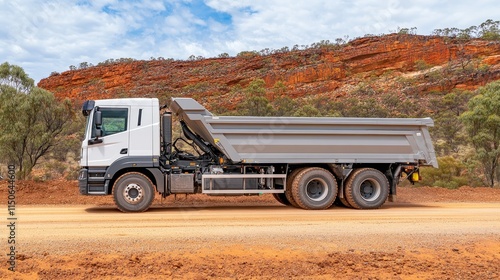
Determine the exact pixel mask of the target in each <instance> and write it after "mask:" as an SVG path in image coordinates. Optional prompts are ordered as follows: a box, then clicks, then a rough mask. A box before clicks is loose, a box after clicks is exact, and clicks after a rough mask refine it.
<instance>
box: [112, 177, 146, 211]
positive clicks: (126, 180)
mask: <svg viewBox="0 0 500 280" xmlns="http://www.w3.org/2000/svg"><path fill="white" fill-rule="evenodd" d="M154 194H155V192H154V187H153V183H152V182H151V180H149V178H148V177H146V176H145V175H144V174H142V173H138V172H130V173H125V174H123V175H122V176H120V177H119V178H118V180H116V182H115V186H114V187H113V199H114V200H115V204H116V206H117V207H118V209H120V211H122V212H143V211H146V210H147V209H148V208H149V206H151V203H153V199H154Z"/></svg>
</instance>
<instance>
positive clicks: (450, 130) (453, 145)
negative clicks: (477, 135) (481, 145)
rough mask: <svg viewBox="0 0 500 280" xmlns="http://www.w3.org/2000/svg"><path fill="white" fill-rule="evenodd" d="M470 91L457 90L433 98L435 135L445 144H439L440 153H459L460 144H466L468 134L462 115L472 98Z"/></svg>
mask: <svg viewBox="0 0 500 280" xmlns="http://www.w3.org/2000/svg"><path fill="white" fill-rule="evenodd" d="M471 97H472V93H471V92H469V91H460V90H455V91H453V92H451V93H448V94H446V95H444V96H438V97H437V98H436V99H433V100H431V108H432V110H433V111H434V112H435V113H434V117H433V119H434V121H435V127H434V128H433V136H434V137H435V139H442V140H443V141H442V143H443V145H442V146H441V147H439V146H438V148H439V149H438V151H439V152H440V155H442V156H443V155H448V154H450V153H458V152H459V150H460V146H463V145H465V144H466V135H465V132H464V126H463V123H462V120H461V119H460V115H461V114H462V113H464V112H465V111H466V110H467V102H468V101H469V100H470V99H471Z"/></svg>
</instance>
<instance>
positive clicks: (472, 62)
mask: <svg viewBox="0 0 500 280" xmlns="http://www.w3.org/2000/svg"><path fill="white" fill-rule="evenodd" d="M257 78H260V79H263V80H264V81H265V84H266V90H267V94H268V97H270V98H272V95H273V94H275V93H274V92H275V91H274V90H273V87H274V86H275V85H277V83H278V82H281V83H280V85H284V87H285V90H284V91H283V93H282V94H286V95H288V96H290V97H292V98H304V97H308V96H311V95H315V96H317V95H319V96H326V97H328V98H337V97H339V96H344V95H348V94H353V93H354V92H355V91H356V89H357V88H359V85H360V84H361V83H362V84H364V85H368V86H369V87H370V88H372V89H375V90H376V91H377V92H382V93H383V92H398V93H401V94H415V95H421V94H425V93H429V92H435V91H440V92H443V91H451V90H453V89H455V88H461V89H475V88H477V87H478V86H481V85H484V84H485V83H487V82H489V81H493V80H497V79H500V43H499V42H492V41H484V40H478V39H475V40H469V41H459V40H455V39H450V38H443V37H437V36H420V35H406V34H390V35H385V36H378V37H365V38H360V39H356V40H353V41H351V42H349V43H347V44H343V45H336V44H325V45H320V46H315V47H314V48H312V47H311V48H307V49H304V50H289V51H286V52H274V53H272V54H266V55H263V54H261V53H257V52H248V53H244V54H241V55H239V56H237V57H232V58H210V59H198V60H191V61H174V60H151V61H132V62H125V63H114V64H110V65H102V66H94V67H89V68H87V69H80V70H72V71H66V72H63V73H61V74H56V75H52V76H50V77H48V78H45V79H42V80H41V81H40V83H39V84H38V86H39V87H42V88H45V89H47V90H50V91H52V92H54V93H55V94H56V96H57V97H59V98H65V97H67V98H70V99H73V100H74V101H75V102H77V103H81V101H83V100H86V99H102V98H115V97H132V96H133V97H143V96H144V97H159V98H160V99H161V100H166V99H167V98H168V97H170V96H192V97H195V98H197V99H198V100H199V101H200V102H202V103H205V104H206V105H208V107H211V105H212V104H221V105H223V106H228V107H233V108H234V104H236V103H237V102H238V101H239V100H240V99H241V98H242V94H238V89H239V88H240V86H241V88H244V87H245V86H247V85H248V84H249V83H250V82H251V81H252V80H254V79H257Z"/></svg>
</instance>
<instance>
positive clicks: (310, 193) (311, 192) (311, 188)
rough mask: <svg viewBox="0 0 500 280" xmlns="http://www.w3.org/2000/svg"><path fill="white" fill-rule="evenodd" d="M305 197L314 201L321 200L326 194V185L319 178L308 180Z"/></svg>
mask: <svg viewBox="0 0 500 280" xmlns="http://www.w3.org/2000/svg"><path fill="white" fill-rule="evenodd" d="M306 193H307V197H309V198H310V199H311V200H314V201H321V200H323V199H324V198H325V197H326V196H327V195H328V186H327V184H326V182H325V181H323V180H321V179H314V180H311V181H309V183H307V186H306Z"/></svg>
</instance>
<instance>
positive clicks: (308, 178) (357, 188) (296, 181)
mask: <svg viewBox="0 0 500 280" xmlns="http://www.w3.org/2000/svg"><path fill="white" fill-rule="evenodd" d="M337 192H338V186H337V180H336V179H335V177H334V176H333V174H332V173H331V172H330V171H328V170H326V169H324V168H319V167H309V168H301V169H296V170H294V171H293V172H292V173H290V175H289V176H288V179H287V184H286V191H285V194H284V195H283V194H275V198H276V196H279V197H278V198H280V199H278V198H276V199H277V200H278V201H280V202H281V203H283V204H285V205H292V206H294V207H298V208H303V209H311V210H321V209H327V208H329V207H330V206H332V204H333V203H334V201H335V199H336V198H337ZM342 196H343V197H342V198H341V197H338V198H337V200H338V201H339V202H340V203H341V204H342V205H344V206H346V207H351V208H355V209H376V208H380V207H381V206H382V205H383V204H384V203H385V201H386V200H387V197H388V196H389V181H388V180H387V177H386V176H385V175H384V174H383V173H382V172H380V171H378V170H376V169H373V168H359V169H356V170H354V171H353V173H352V174H351V175H350V176H349V178H348V179H347V181H346V184H345V186H344V188H343V195H342Z"/></svg>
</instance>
